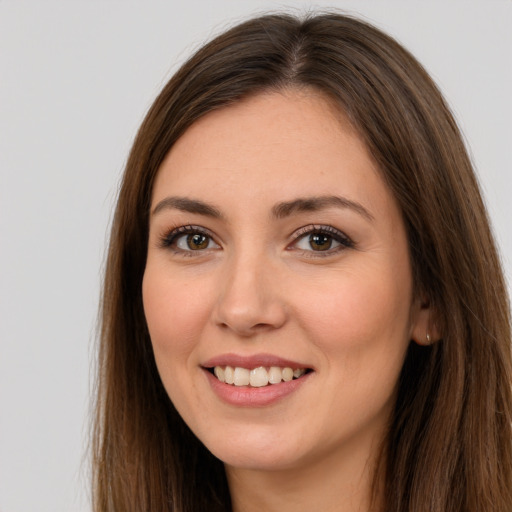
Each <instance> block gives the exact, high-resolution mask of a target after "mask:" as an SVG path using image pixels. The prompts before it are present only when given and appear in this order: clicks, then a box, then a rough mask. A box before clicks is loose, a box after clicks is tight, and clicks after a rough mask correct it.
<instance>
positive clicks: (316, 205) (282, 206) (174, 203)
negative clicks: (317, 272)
mask: <svg viewBox="0 0 512 512" xmlns="http://www.w3.org/2000/svg"><path fill="white" fill-rule="evenodd" d="M332 207H335V208H347V209H349V210H352V211H354V212H356V213H358V214H359V215H361V216H363V217H365V218H366V219H367V220H369V221H373V220H374V217H373V215H372V214H371V213H370V212H369V211H368V210H367V209H366V208H365V207H364V206H363V205H362V204H360V203H357V202H356V201H352V200H350V199H347V198H346V197H340V196H318V197H301V198H298V199H294V200H292V201H285V202H282V203H278V204H276V205H275V206H274V207H273V208H272V215H273V216H274V217H275V218H277V219H282V218H285V217H289V216H290V215H293V214H294V213H302V212H316V211H319V210H324V209H326V208H332ZM167 209H171V210H180V211H182V212H187V213H196V214H198V215H205V216H207V217H212V218H214V219H222V218H224V216H223V215H222V213H221V211H220V210H219V209H218V208H217V207H215V206H213V205H212V204H210V203H207V202H205V201H200V200H198V199H191V198H188V197H176V196H170V197H166V198H165V199H162V200H161V201H160V202H159V203H158V204H157V205H156V206H155V208H154V209H153V211H152V215H156V214H157V213H159V212H161V211H163V210H167Z"/></svg>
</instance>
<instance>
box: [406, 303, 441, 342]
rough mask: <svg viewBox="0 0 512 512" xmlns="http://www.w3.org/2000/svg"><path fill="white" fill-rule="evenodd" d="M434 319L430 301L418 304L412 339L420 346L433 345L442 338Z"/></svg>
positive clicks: (414, 317)
mask: <svg viewBox="0 0 512 512" xmlns="http://www.w3.org/2000/svg"><path fill="white" fill-rule="evenodd" d="M434 317H435V315H434V314H433V311H432V308H431V306H430V302H429V301H428V300H426V301H422V302H421V303H420V304H418V306H417V307H416V311H415V312H414V315H413V322H412V329H411V339H412V340H413V341H414V342H415V343H417V344H418V345H422V346H428V345H432V344H434V343H436V342H437V341H439V339H440V338H441V336H440V334H439V331H438V329H437V326H436V322H435V319H434Z"/></svg>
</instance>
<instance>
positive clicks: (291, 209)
mask: <svg viewBox="0 0 512 512" xmlns="http://www.w3.org/2000/svg"><path fill="white" fill-rule="evenodd" d="M332 207H335V208H347V209H349V210H352V211H354V212H356V213H358V214H359V215H361V216H363V217H365V218H366V219H367V220H369V221H373V220H375V219H374V217H373V215H372V214H371V213H370V212H369V211H368V210H367V209H366V208H365V207H364V206H363V205H362V204H360V203H357V202H356V201H352V200H350V199H347V198H346V197H340V196H319V197H302V198H298V199H294V200H293V201H287V202H284V203H279V204H276V205H275V206H274V207H273V208H272V214H273V215H274V217H276V218H278V219H281V218H283V217H288V216H290V215H293V214H294V213H301V212H316V211H319V210H324V209H326V208H332Z"/></svg>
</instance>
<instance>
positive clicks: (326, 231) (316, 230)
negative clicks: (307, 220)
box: [292, 224, 355, 258]
mask: <svg viewBox="0 0 512 512" xmlns="http://www.w3.org/2000/svg"><path fill="white" fill-rule="evenodd" d="M308 235H309V236H310V237H311V236H312V235H326V236H327V237H329V238H330V239H331V240H333V241H335V242H337V243H339V244H340V245H339V246H337V247H334V248H329V249H327V250H319V251H314V250H307V249H298V250H300V251H301V253H302V255H303V256H306V257H308V258H326V257H329V256H332V255H333V254H338V253H339V252H341V251H344V250H345V249H351V248H354V247H355V243H354V242H353V240H352V239H351V238H349V237H348V236H347V235H346V234H345V233H343V232H342V231H340V230H338V229H336V228H333V227H332V226H325V225H319V224H310V225H308V226H304V227H302V228H300V229H299V230H297V231H295V233H293V235H292V237H293V242H292V245H297V244H298V243H299V242H300V241H301V240H303V239H305V238H306V237H307V236H308Z"/></svg>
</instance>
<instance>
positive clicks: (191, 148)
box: [153, 89, 389, 204]
mask: <svg viewBox="0 0 512 512" xmlns="http://www.w3.org/2000/svg"><path fill="white" fill-rule="evenodd" d="M334 189H336V190H334ZM333 192H336V193H339V194H342V195H344V196H357V199H358V200H359V201H366V202H369V203H374V202H375V201H376V199H377V198H379V196H380V199H389V192H388V191H387V187H386V186H385V185H384V183H383V180H382V179H381V177H380V172H379V171H378V168H377V165H376V164H375V162H374V161H373V159H372V158H371V156H370V155H369V153H368V151H367V148H366V146H365V144H364V143H363V141H362V139H361V137H359V136H358V134H357V132H356V131H355V129H354V128H353V127H352V126H351V125H350V123H349V121H348V120H347V118H346V116H345V115H344V114H343V113H342V112H341V111H340V110H339V109H337V108H335V107H334V105H333V103H332V102H331V101H329V100H328V99H327V98H325V97H324V95H322V94H321V93H318V92H316V91H315V90H311V89H306V90H287V91H283V92H268V93H262V94H258V95H256V96H252V97H249V98H247V99H244V100H242V101H240V102H238V103H236V104H234V105H231V106H229V107H225V108H223V109H220V110H218V111H214V112H211V113H209V114H207V115H205V116H204V117H202V118H201V119H199V120H198V121H197V122H195V123H194V124H193V125H192V126H191V127H190V128H189V129H188V130H187V131H186V132H185V133H184V134H183V135H182V137H181V138H180V139H179V140H178V141H177V142H176V143H175V145H174V146H173V148H172V149H171V151H170V152H169V153H168V155H167V156H166V158H165V159H164V162H163V163H162V165H161V167H160V169H159V172H158V174H157V178H156V181H155V185H154V189H153V204H155V203H156V202H157V201H160V200H161V199H163V198H164V197H165V196H166V195H170V194H172V195H176V194H180V195H186V196H193V197H195V196H197V195H202V196H204V195H206V196H208V199H209V200H212V201H213V202H216V203H218V202H219V201H220V202H222V201H225V200H229V202H231V203H233V202H235V201H237V200H238V201H239V202H243V201H245V200H247V199H248V198H250V197H254V196H258V197H259V198H260V199H261V201H264V200H266V199H268V200H269V201H270V199H272V200H273V201H277V200H289V199H293V198H294V197H298V196H301V197H302V196H305V195H307V196H315V195H326V194H330V193H333ZM233 194H235V195H233ZM349 198H350V197H349ZM353 198H354V199H355V197H353Z"/></svg>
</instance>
